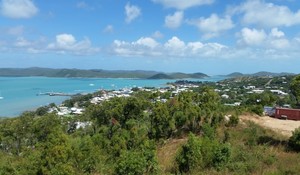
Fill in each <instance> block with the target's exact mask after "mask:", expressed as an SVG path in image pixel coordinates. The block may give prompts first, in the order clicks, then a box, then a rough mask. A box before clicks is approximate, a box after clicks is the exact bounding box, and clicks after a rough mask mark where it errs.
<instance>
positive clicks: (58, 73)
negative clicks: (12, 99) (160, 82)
mask: <svg viewBox="0 0 300 175" xmlns="http://www.w3.org/2000/svg"><path fill="white" fill-rule="evenodd" d="M286 75H295V74H293V73H287V72H282V73H272V72H266V71H261V72H257V73H253V74H243V73H240V72H233V73H231V74H227V75H220V76H225V77H228V78H236V77H277V76H286ZM0 76H1V77H30V76H42V77H63V78H137V79H178V80H180V79H202V78H208V77H209V76H208V75H207V74H204V73H201V72H198V73H182V72H174V73H165V72H159V71H145V70H103V69H88V70H85V69H54V68H41V67H30V68H0Z"/></svg>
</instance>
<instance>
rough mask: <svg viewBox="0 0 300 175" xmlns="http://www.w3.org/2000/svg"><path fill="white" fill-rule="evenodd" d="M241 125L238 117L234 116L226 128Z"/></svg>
mask: <svg viewBox="0 0 300 175" xmlns="http://www.w3.org/2000/svg"><path fill="white" fill-rule="evenodd" d="M238 124H239V117H238V116H237V115H232V116H231V117H230V118H229V121H228V123H227V124H226V126H228V127H235V126H237V125H238Z"/></svg>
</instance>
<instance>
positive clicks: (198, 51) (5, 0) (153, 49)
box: [0, 0, 300, 75]
mask: <svg viewBox="0 0 300 175" xmlns="http://www.w3.org/2000/svg"><path fill="white" fill-rule="evenodd" d="M34 66H38V67H51V68H81V69H95V68H96V69H108V70H120V69H122V70H157V71H165V72H178V71H181V72H203V73H207V74H210V75H215V74H226V73H231V72H235V71H239V72H243V73H254V72H257V71H271V72H294V73H299V72H300V3H299V2H297V0H236V1H224V0H129V1H125V0H124V1H123V0H101V1H99V0H64V1H44V0H0V67H34Z"/></svg>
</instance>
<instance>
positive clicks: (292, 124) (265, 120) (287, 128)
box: [240, 115, 300, 137]
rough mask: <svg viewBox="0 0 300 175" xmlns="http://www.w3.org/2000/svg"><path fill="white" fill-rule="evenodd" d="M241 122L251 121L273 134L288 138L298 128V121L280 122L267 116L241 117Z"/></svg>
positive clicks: (299, 124) (299, 125)
mask: <svg viewBox="0 0 300 175" xmlns="http://www.w3.org/2000/svg"><path fill="white" fill-rule="evenodd" d="M240 119H241V120H242V121H245V120H248V121H253V122H254V123H256V124H258V125H260V126H263V127H266V128H269V129H271V130H273V131H275V132H278V133H280V134H282V135H284V136H288V137H290V136H291V135H292V132H293V131H294V130H295V129H296V128H298V127H300V121H294V120H280V119H276V118H272V117H269V116H263V117H260V116H252V115H242V116H240Z"/></svg>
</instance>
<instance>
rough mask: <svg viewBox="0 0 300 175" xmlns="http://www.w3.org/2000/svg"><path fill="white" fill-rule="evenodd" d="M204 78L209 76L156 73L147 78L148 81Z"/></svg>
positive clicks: (201, 74) (202, 74)
mask: <svg viewBox="0 0 300 175" xmlns="http://www.w3.org/2000/svg"><path fill="white" fill-rule="evenodd" d="M206 77H209V76H208V75H206V74H204V73H193V74H186V73H181V72H176V73H170V74H165V73H158V74H155V75H153V76H151V77H149V78H148V79H190V78H195V79H201V78H206Z"/></svg>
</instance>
